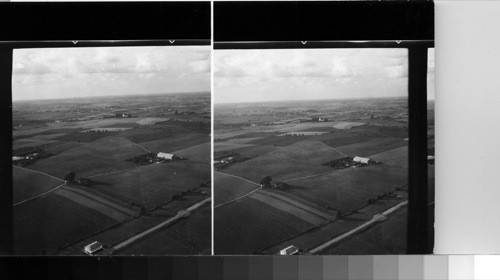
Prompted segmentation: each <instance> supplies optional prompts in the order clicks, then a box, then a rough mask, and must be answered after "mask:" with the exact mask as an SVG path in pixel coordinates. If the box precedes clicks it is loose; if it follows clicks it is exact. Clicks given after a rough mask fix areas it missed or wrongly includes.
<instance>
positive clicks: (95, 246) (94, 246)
mask: <svg viewBox="0 0 500 280" xmlns="http://www.w3.org/2000/svg"><path fill="white" fill-rule="evenodd" d="M101 249H103V247H102V244H101V243H100V242H97V241H94V242H92V243H90V244H89V245H87V246H85V249H84V250H85V253H87V254H89V255H92V254H94V253H97V252H98V251H100V250H101Z"/></svg>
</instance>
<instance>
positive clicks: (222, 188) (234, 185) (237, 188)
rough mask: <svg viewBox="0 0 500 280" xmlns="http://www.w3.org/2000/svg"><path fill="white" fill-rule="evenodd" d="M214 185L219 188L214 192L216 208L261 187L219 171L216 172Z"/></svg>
mask: <svg viewBox="0 0 500 280" xmlns="http://www.w3.org/2000/svg"><path fill="white" fill-rule="evenodd" d="M214 184H215V186H217V191H216V192H214V205H215V206H217V205H219V204H222V203H225V202H228V201H230V200H233V199H235V198H238V197H240V196H242V195H245V194H247V193H249V192H251V191H253V190H255V189H257V188H259V187H260V186H259V185H258V184H252V183H250V182H248V181H245V180H243V179H240V178H237V177H234V176H231V175H228V174H224V173H221V172H217V171H216V172H214Z"/></svg>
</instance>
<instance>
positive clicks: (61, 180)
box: [12, 165, 64, 182]
mask: <svg viewBox="0 0 500 280" xmlns="http://www.w3.org/2000/svg"><path fill="white" fill-rule="evenodd" d="M12 166H14V167H17V168H20V169H23V170H28V171H31V172H35V173H39V174H43V175H45V176H49V177H51V178H53V179H56V180H58V181H60V182H64V180H63V179H60V178H57V177H54V176H52V175H49V174H47V173H44V172H41V171H37V170H33V169H29V168H24V167H21V166H17V165H12Z"/></svg>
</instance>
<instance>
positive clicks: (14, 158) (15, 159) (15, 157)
mask: <svg viewBox="0 0 500 280" xmlns="http://www.w3.org/2000/svg"><path fill="white" fill-rule="evenodd" d="M22 159H24V157H18V156H13V157H12V161H18V160H22Z"/></svg>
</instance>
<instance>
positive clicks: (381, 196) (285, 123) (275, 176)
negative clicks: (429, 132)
mask: <svg viewBox="0 0 500 280" xmlns="http://www.w3.org/2000/svg"><path fill="white" fill-rule="evenodd" d="M214 128H215V131H214V139H215V146H214V152H215V158H220V159H221V160H227V159H228V158H229V157H234V156H235V155H238V156H241V157H244V158H245V160H243V161H238V162H234V163H231V162H230V163H229V164H228V165H227V167H225V168H224V169H222V170H221V173H217V172H216V173H215V177H214V197H215V200H216V205H220V206H219V207H216V208H215V210H214V220H215V227H214V237H215V239H214V246H215V252H216V253H217V254H218V253H221V254H252V253H253V254H276V253H277V252H278V251H279V250H280V249H282V248H284V247H286V246H289V245H292V244H294V245H297V246H301V247H299V249H301V250H308V249H311V248H313V247H314V246H315V245H317V244H320V243H322V242H325V241H327V240H329V239H331V238H333V237H335V236H338V235H341V234H343V233H345V232H348V231H349V230H351V229H353V228H355V227H357V226H359V225H360V224H362V223H363V222H366V221H368V220H370V219H371V217H372V216H373V215H374V214H377V213H381V212H383V211H385V210H387V209H389V208H390V207H392V206H394V205H395V204H396V203H398V202H401V201H404V200H405V199H406V198H407V191H406V186H407V185H408V181H407V178H408V177H407V173H408V141H407V140H405V139H406V138H408V114H407V100H406V99H404V98H381V99H356V100H322V101H315V100H314V101H313V100H312V101H300V102H294V101H283V102H265V103H264V102H263V103H251V104H250V103H238V104H231V105H230V106H229V105H216V106H215V120H214ZM356 156H357V157H366V158H368V159H370V160H371V161H370V162H369V163H368V164H364V165H361V166H359V167H347V168H342V169H336V168H334V167H330V166H328V165H324V163H326V162H330V161H334V160H337V159H342V158H346V157H349V158H351V159H352V158H355V157H356ZM265 177H266V178H269V180H270V182H271V183H270V184H269V185H261V184H262V182H263V179H264V178H265ZM278 183H279V184H278ZM259 185H260V186H261V189H260V190H257V189H258V188H259ZM401 213H403V214H398V215H399V216H398V217H396V218H391V219H389V220H388V222H387V225H384V226H383V227H384V228H383V229H382V231H383V230H388V228H391V229H392V228H397V227H394V225H397V226H399V227H404V218H405V213H406V212H401ZM401 219H403V221H401ZM383 223H385V222H383ZM383 223H382V224H383ZM377 228H378V227H377ZM377 228H376V229H375V230H377ZM378 231H380V230H378ZM394 232H395V233H394V234H397V233H398V232H399V231H397V230H395V231H394ZM394 240H395V241H394V243H391V240H390V239H384V240H381V239H380V238H379V239H376V240H375V243H377V242H380V243H381V245H380V246H384V248H388V249H387V250H386V251H383V250H380V253H387V252H393V253H401V252H402V250H403V251H404V248H403V249H402V248H401V246H400V244H401V243H404V242H405V240H406V239H405V237H404V236H403V237H401V238H399V239H394ZM292 242H293V243H292ZM346 246H347V247H346V248H349V247H348V245H346ZM391 246H392V247H391ZM375 251H376V250H375ZM342 252H345V253H346V252H347V250H344V251H342Z"/></svg>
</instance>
